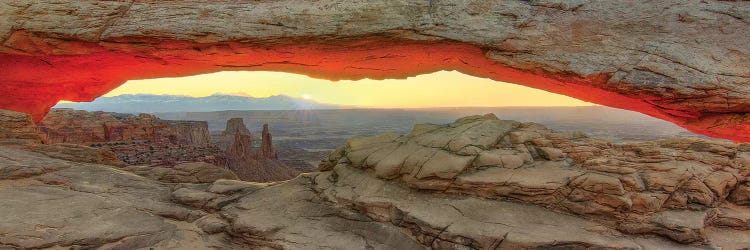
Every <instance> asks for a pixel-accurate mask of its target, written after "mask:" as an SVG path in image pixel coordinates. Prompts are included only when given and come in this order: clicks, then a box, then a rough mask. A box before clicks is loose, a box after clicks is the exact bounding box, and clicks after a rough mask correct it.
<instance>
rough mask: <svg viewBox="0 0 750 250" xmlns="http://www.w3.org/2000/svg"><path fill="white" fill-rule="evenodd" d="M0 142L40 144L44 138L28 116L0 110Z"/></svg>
mask: <svg viewBox="0 0 750 250" xmlns="http://www.w3.org/2000/svg"><path fill="white" fill-rule="evenodd" d="M0 141H2V142H3V143H9V142H13V143H19V142H20V143H42V142H43V141H44V137H43V136H42V134H41V133H40V132H39V129H38V128H37V126H36V125H35V124H34V123H33V122H32V121H31V116H30V115H28V114H24V113H20V112H15V111H9V110H2V109H0Z"/></svg>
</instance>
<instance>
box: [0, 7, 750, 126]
mask: <svg viewBox="0 0 750 250" xmlns="http://www.w3.org/2000/svg"><path fill="white" fill-rule="evenodd" d="M0 4H2V6H1V7H2V8H1V9H3V12H1V13H0V20H2V24H0V44H2V45H1V46H0V67H2V68H3V69H5V73H4V74H2V75H0V81H2V82H3V84H2V85H0V92H2V93H4V96H3V97H4V98H2V99H0V108H5V109H12V110H17V111H23V112H27V113H31V114H33V116H34V117H35V119H37V120H39V119H41V117H43V115H44V113H45V112H46V111H47V109H48V108H49V107H51V106H52V105H54V104H55V103H56V102H57V101H58V100H61V99H66V100H74V101H86V100H92V99H93V98H95V97H97V96H99V95H102V94H104V93H106V92H107V91H109V90H111V89H113V88H115V87H116V86H118V85H120V84H122V83H123V82H124V81H126V80H129V79H144V78H154V77H165V76H184V75H192V74H198V73H206V72H215V71H221V70H276V71H286V72H293V73H301V74H306V75H310V76H315V77H321V78H327V79H334V80H335V79H361V78H364V77H368V78H374V79H382V78H402V77H407V76H413V75H416V74H422V73H427V72H433V71H437V70H458V71H461V72H464V73H467V74H471V75H475V76H480V77H487V78H491V79H494V80H498V81H505V82H512V83H517V84H523V85H526V86H531V87H534V88H540V89H545V90H548V91H551V92H556V93H561V94H565V95H568V96H572V97H575V98H578V99H582V100H586V101H590V102H594V103H599V104H603V105H607V106H612V107H618V108H624V109H630V110H635V111H639V112H642V113H646V114H649V115H652V116H655V117H658V118H661V119H665V120H668V121H671V122H674V123H676V124H679V125H680V126H683V127H686V128H688V129H690V130H692V131H695V132H699V133H703V134H706V135H710V136H717V137H722V138H729V139H734V140H738V141H750V136H748V134H750V133H748V131H750V125H748V124H750V122H748V121H749V120H750V118H748V117H749V116H748V112H750V103H749V102H748V99H747V96H750V95H749V94H750V89H749V88H750V87H749V86H750V84H748V83H750V43H748V42H747V41H748V40H747V37H750V22H749V21H748V19H750V2H747V1H700V0H690V1H680V0H669V1H650V2H639V3H637V4H635V3H631V2H618V1H600V0H591V1H559V0H535V1H522V0H515V1H500V2H497V1H496V2H487V1H452V0H441V1H364V2H351V1H337V0H330V1H316V2H298V1H244V2H228V1H219V2H216V1H197V2H196V1H132V2H101V1H76V2H69V3H60V2H51V1H34V2H18V3H17V2H3V3H0ZM281 10H283V11H281ZM196 20H200V22H199V23H200V24H199V25H196Z"/></svg>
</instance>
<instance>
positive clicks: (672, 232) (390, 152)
mask: <svg viewBox="0 0 750 250" xmlns="http://www.w3.org/2000/svg"><path fill="white" fill-rule="evenodd" d="M0 114H3V116H2V117H19V118H24V119H23V120H25V121H26V122H25V124H26V125H27V126H28V125H31V118H30V116H29V115H26V114H21V113H16V112H8V111H3V112H0ZM7 120H10V119H2V120H0V121H7ZM16 120H19V119H16ZM19 125H21V124H20V123H19V122H17V121H15V120H14V121H13V122H2V123H0V126H2V127H3V128H5V127H6V126H7V127H11V128H13V127H19ZM22 127H23V126H22ZM10 130H11V129H5V130H4V131H10ZM19 133H20V134H24V133H25V132H24V131H19ZM237 134H240V135H247V134H246V133H242V132H240V133H237ZM19 137H24V136H19ZM13 138H15V137H7V139H6V138H3V139H2V140H0V142H2V143H0V155H1V156H2V157H0V163H1V164H0V198H2V199H3V201H4V205H3V206H2V207H0V210H1V211H0V246H2V247H6V248H21V249H24V248H54V247H58V248H59V247H65V248H106V249H123V248H125V249H132V248H154V249H184V248H190V249H216V248H223V249H228V248H236V249H300V248H333V249H352V248H355V249H359V248H363V249H488V248H489V249H539V248H543V249H546V248H563V249H588V248H607V249H706V248H723V249H740V248H746V247H748V246H750V241H748V240H749V239H750V210H749V209H748V207H747V205H750V186H749V185H750V182H748V181H749V180H748V175H749V174H750V147H748V145H746V144H732V143H727V142H717V141H712V140H705V139H696V138H691V139H666V140H658V141H649V142H640V143H624V144H613V143H610V142H608V141H606V140H602V139H597V138H591V137H588V136H586V135H585V134H583V133H579V132H558V131H554V130H550V129H547V128H545V127H544V126H542V125H539V124H534V123H522V122H516V121H510V120H500V119H498V118H497V117H495V116H494V115H489V114H488V115H477V116H470V117H464V118H461V119H458V120H456V121H455V122H453V123H450V124H418V125H415V126H414V128H413V130H412V131H411V132H410V133H409V134H407V135H398V134H393V133H386V134H382V135H378V136H371V137H363V138H352V139H350V140H349V141H347V142H346V143H345V144H344V145H342V146H340V147H339V148H338V149H337V150H336V151H334V152H332V153H331V154H330V155H329V156H328V157H327V158H326V159H324V160H323V161H321V164H320V165H319V172H313V173H305V174H301V175H299V176H297V177H296V178H294V179H292V180H289V181H283V182H271V183H255V182H243V181H238V180H236V176H233V175H232V174H225V173H222V172H221V171H217V170H218V169H217V170H212V169H210V168H207V167H206V166H199V165H184V166H180V169H181V170H182V171H183V172H191V173H192V174H190V175H182V176H176V175H171V176H170V175H164V174H159V173H158V171H162V170H159V169H149V168H139V169H132V168H130V169H129V168H120V167H118V166H117V165H111V164H113V163H108V162H92V161H82V160H81V159H85V158H84V157H81V156H76V157H68V153H65V151H63V150H59V149H58V150H56V151H55V150H47V149H36V150H29V148H31V147H37V146H35V145H39V144H38V142H36V141H19V140H16V139H13ZM51 151H54V152H57V154H53V153H49V152H51ZM60 152H62V153H60ZM76 152H77V153H78V154H84V151H81V150H78V151H76ZM86 152H87V154H91V155H94V151H86ZM198 170H204V171H198ZM131 172H132V173H131ZM133 173H135V174H133ZM190 176H192V178H187V177H190ZM59 199H64V200H65V202H53V201H56V200H59ZM113 208H117V209H113ZM94 225H96V226H94Z"/></svg>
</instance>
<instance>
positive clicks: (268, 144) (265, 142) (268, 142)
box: [258, 123, 279, 159]
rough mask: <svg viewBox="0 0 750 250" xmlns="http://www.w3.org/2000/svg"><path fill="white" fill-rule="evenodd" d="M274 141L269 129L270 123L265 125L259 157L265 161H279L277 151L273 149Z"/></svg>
mask: <svg viewBox="0 0 750 250" xmlns="http://www.w3.org/2000/svg"><path fill="white" fill-rule="evenodd" d="M272 140H273V139H271V131H270V130H269V129H268V123H266V124H263V132H261V143H260V149H259V151H260V152H258V154H259V157H260V158H263V159H278V158H279V156H278V155H277V154H276V150H274V149H273V141H272Z"/></svg>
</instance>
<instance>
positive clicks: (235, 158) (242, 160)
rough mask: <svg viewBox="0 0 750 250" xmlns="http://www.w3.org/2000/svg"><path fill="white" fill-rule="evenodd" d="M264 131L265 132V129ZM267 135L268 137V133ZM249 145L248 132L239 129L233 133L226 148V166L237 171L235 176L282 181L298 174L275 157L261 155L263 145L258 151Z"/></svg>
mask: <svg viewBox="0 0 750 250" xmlns="http://www.w3.org/2000/svg"><path fill="white" fill-rule="evenodd" d="M264 131H265V132H266V133H267V131H266V130H264ZM266 133H264V135H265V134H266ZM267 136H268V137H269V138H270V134H268V135H267ZM264 139H265V136H264ZM264 142H265V140H264ZM264 144H265V143H264ZM251 146H252V138H251V137H250V134H249V133H246V132H243V131H240V132H237V133H236V134H235V139H234V142H233V143H232V145H230V146H229V149H228V150H227V166H228V167H229V169H231V170H232V171H234V172H235V173H237V176H239V178H240V179H241V180H245V181H256V182H271V181H283V180H289V179H292V178H294V177H295V176H297V174H299V172H298V171H296V170H295V169H293V168H291V167H289V166H286V165H284V163H282V162H280V161H278V160H276V159H275V158H266V157H264V155H262V154H263V147H261V148H260V151H259V152H255V151H253V149H252V148H251Z"/></svg>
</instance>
